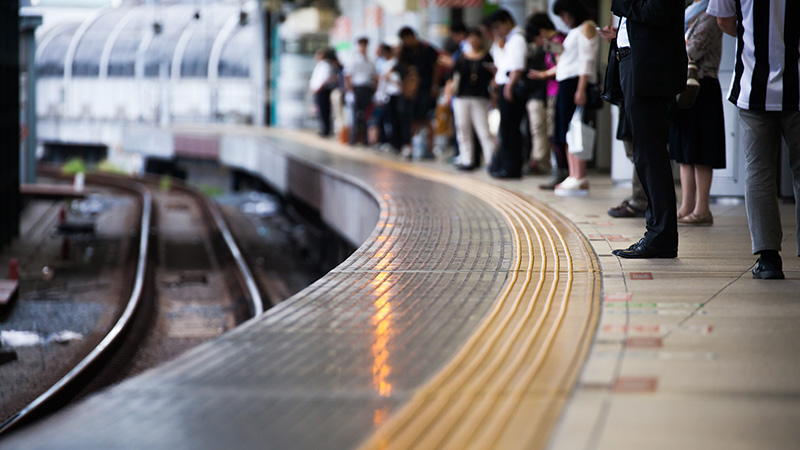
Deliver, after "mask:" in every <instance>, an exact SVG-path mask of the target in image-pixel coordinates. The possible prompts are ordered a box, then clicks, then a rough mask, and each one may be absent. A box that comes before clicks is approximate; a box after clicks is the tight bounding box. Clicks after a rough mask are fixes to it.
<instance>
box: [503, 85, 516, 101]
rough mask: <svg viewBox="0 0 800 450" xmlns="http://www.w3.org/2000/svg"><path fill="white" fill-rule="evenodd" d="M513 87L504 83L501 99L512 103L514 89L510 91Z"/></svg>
mask: <svg viewBox="0 0 800 450" xmlns="http://www.w3.org/2000/svg"><path fill="white" fill-rule="evenodd" d="M513 87H514V86H512V85H511V83H506V85H505V87H504V88H503V98H505V99H506V101H509V102H512V101H514V89H512V88H513Z"/></svg>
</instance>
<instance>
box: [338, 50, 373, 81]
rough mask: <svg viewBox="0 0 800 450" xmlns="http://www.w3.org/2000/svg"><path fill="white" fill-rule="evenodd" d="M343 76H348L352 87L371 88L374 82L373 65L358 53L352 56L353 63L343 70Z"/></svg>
mask: <svg viewBox="0 0 800 450" xmlns="http://www.w3.org/2000/svg"><path fill="white" fill-rule="evenodd" d="M344 74H345V75H349V76H350V77H351V80H352V82H353V86H373V83H374V80H375V76H376V73H375V65H374V64H372V62H371V61H370V60H368V59H367V57H366V56H364V55H362V54H361V53H360V52H356V54H355V55H353V61H352V62H351V63H350V65H349V66H348V67H347V68H345V71H344Z"/></svg>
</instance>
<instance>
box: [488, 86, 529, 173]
mask: <svg viewBox="0 0 800 450" xmlns="http://www.w3.org/2000/svg"><path fill="white" fill-rule="evenodd" d="M498 92H499V93H500V96H499V97H498V101H497V104H498V107H499V109H500V133H499V134H500V147H499V148H498V150H497V154H496V157H497V158H498V164H497V170H496V171H495V175H496V176H498V177H502V178H519V177H520V176H521V174H522V153H521V151H522V150H521V147H522V135H521V133H520V128H519V127H520V122H521V120H522V110H524V104H523V103H522V102H521V101H514V100H512V101H508V100H506V99H505V97H504V96H503V95H502V92H503V90H502V87H500V88H498ZM520 106H521V107H520Z"/></svg>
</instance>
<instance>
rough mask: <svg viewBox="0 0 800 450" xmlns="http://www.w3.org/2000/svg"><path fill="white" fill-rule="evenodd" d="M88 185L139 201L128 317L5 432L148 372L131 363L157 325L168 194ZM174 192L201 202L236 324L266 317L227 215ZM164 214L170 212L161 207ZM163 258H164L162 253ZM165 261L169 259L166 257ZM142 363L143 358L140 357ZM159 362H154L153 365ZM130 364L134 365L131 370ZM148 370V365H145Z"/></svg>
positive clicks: (135, 184)
mask: <svg viewBox="0 0 800 450" xmlns="http://www.w3.org/2000/svg"><path fill="white" fill-rule="evenodd" d="M40 173H41V175H44V176H48V177H53V178H63V175H61V173H60V171H59V170H58V169H55V168H43V169H40ZM86 181H87V183H89V184H94V185H101V186H106V187H111V188H114V189H118V190H122V191H125V192H128V193H130V194H131V195H132V196H133V197H134V198H135V199H136V209H137V213H138V217H139V218H140V220H138V225H137V229H136V235H137V244H136V245H135V251H132V252H130V255H129V256H130V259H129V262H128V263H127V264H129V266H130V267H131V269H132V270H130V273H131V275H130V277H128V278H127V280H126V282H125V284H126V285H125V286H124V287H122V288H121V289H119V290H118V292H121V293H122V294H121V297H122V299H121V301H122V302H123V303H124V307H123V308H122V313H121V314H120V315H119V317H118V318H117V319H116V321H115V322H114V324H113V326H112V327H111V328H110V329H109V330H108V332H107V333H106V334H105V336H104V337H103V338H102V340H101V341H100V342H99V344H98V345H97V346H95V347H94V348H93V349H92V350H91V352H89V353H88V354H87V355H86V356H85V357H83V358H82V359H81V360H80V362H79V363H77V364H76V365H75V366H74V367H72V369H71V370H69V372H67V373H66V375H64V376H63V377H61V378H60V379H59V380H58V381H57V382H56V383H55V384H53V385H52V386H51V387H50V388H49V389H47V390H46V391H45V392H43V393H41V394H40V395H38V396H36V398H35V399H34V400H33V401H31V402H30V403H28V404H27V405H26V406H24V407H23V408H21V409H20V410H19V411H18V412H16V413H14V414H13V415H11V416H10V417H9V418H7V419H6V420H5V421H4V422H2V423H0V434H3V433H6V432H8V431H10V430H12V429H14V428H17V427H19V426H21V425H23V424H25V423H27V422H30V421H31V420H33V419H35V418H37V417H40V416H42V415H45V414H48V413H51V412H53V411H55V410H57V409H58V408H60V407H62V406H63V405H65V404H67V403H68V402H69V401H70V400H71V399H73V398H76V397H77V396H82V395H85V394H86V393H88V392H91V391H93V390H96V389H98V388H101V387H104V386H106V385H108V384H110V383H112V382H114V381H118V380H119V379H120V378H122V377H125V376H129V375H133V374H135V373H137V372H138V371H141V370H143V367H142V366H141V364H139V365H138V367H137V368H135V370H131V368H130V366H132V365H133V364H132V363H131V361H132V360H133V359H134V357H135V356H136V354H137V352H139V351H140V347H143V346H145V343H144V341H145V340H146V339H147V335H148V333H150V332H151V331H152V327H153V326H154V324H155V323H156V321H157V318H156V317H155V313H156V310H157V309H158V307H157V306H156V303H157V301H158V300H157V299H158V298H159V287H158V285H157V283H156V280H157V274H159V273H160V271H162V268H160V267H158V266H159V258H158V257H157V256H156V255H155V254H156V253H157V252H158V250H159V247H158V239H159V235H158V234H159V233H158V232H157V230H158V224H157V218H158V213H157V211H158V210H159V204H158V201H157V200H156V199H157V198H158V197H159V196H160V195H161V196H163V192H161V191H159V190H158V184H159V181H160V180H158V179H154V178H145V179H133V178H129V177H121V176H116V175H108V174H90V175H88V176H87V178H86ZM170 184H171V187H170V192H175V193H179V194H180V195H181V196H183V197H185V198H186V199H187V200H186V201H187V202H195V203H196V204H197V205H198V206H197V209H198V210H199V211H200V214H199V215H200V216H201V220H202V222H203V224H204V226H205V228H206V229H207V230H208V240H209V242H210V246H211V247H213V250H212V254H213V255H214V256H215V262H214V265H215V267H216V268H217V269H218V270H219V271H221V272H222V274H221V275H220V276H218V277H217V278H219V279H221V280H224V283H223V284H224V285H225V286H227V287H228V288H229V291H230V293H229V294H228V295H229V297H230V298H232V299H233V305H234V306H233V309H234V311H233V314H234V315H235V316H236V322H237V323H240V322H243V321H245V320H247V319H249V318H251V317H255V316H258V315H260V314H261V313H262V312H263V310H264V306H263V305H264V303H263V300H262V296H261V293H260V292H259V289H258V286H257V284H256V282H255V280H254V279H253V276H252V274H251V272H250V269H249V268H248V267H247V264H246V263H245V260H244V258H243V256H242V252H241V251H240V249H239V247H238V245H237V244H236V240H235V239H234V237H233V235H232V234H231V232H230V230H229V229H228V226H227V224H226V223H225V221H224V219H223V217H222V214H221V213H220V212H219V209H218V208H217V206H216V205H215V204H213V202H211V201H210V200H209V199H208V198H207V197H205V196H204V195H202V194H201V193H199V192H197V191H195V190H194V189H192V188H190V187H187V186H184V185H182V184H180V183H177V182H172V183H170ZM161 209H162V210H163V209H164V208H161ZM161 253H164V252H163V248H161ZM162 256H163V255H162ZM162 259H163V257H162ZM139 359H141V358H139ZM154 363H155V362H154V361H152V360H150V361H149V362H148V364H150V365H152V364H154ZM126 366H128V367H126ZM144 368H146V367H144Z"/></svg>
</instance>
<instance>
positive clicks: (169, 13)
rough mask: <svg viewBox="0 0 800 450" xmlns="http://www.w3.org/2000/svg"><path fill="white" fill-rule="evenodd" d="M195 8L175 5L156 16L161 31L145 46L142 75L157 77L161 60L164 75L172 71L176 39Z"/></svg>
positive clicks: (168, 74) (189, 20) (192, 18)
mask: <svg viewBox="0 0 800 450" xmlns="http://www.w3.org/2000/svg"><path fill="white" fill-rule="evenodd" d="M195 12H196V9H195V8H193V7H192V6H191V5H175V6H173V7H170V8H167V9H164V10H162V11H161V13H160V14H159V15H158V16H159V17H157V18H156V21H157V22H158V24H159V25H160V27H161V31H160V32H159V33H158V34H156V35H155V36H154V37H153V41H152V42H150V46H149V47H148V48H147V54H146V55H145V60H144V61H145V62H144V76H146V77H157V76H158V71H159V66H160V65H161V62H162V61H163V62H164V63H165V64H166V70H167V72H166V76H170V74H171V73H172V56H173V55H174V54H175V47H176V46H177V45H178V39H180V37H181V34H183V30H184V29H185V28H186V26H187V25H188V24H189V22H191V21H192V20H194V13H195Z"/></svg>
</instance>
